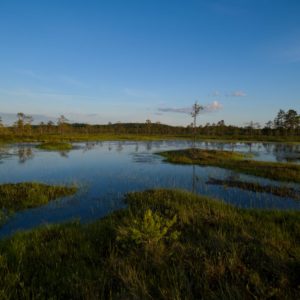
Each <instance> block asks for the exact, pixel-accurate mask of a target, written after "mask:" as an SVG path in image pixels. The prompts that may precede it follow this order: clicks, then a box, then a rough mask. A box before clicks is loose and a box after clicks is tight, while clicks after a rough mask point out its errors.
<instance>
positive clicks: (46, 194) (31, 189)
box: [0, 182, 77, 211]
mask: <svg viewBox="0 0 300 300" xmlns="http://www.w3.org/2000/svg"><path fill="white" fill-rule="evenodd" d="M76 191H77V188H76V187H65V186H55V185H47V184H42V183H36V182H22V183H8V184H1V185H0V208H2V210H3V209H6V210H9V211H19V210H23V209H27V208H33V207H37V206H40V205H43V204H46V203H48V202H49V201H50V200H54V199H56V198H59V197H63V196H68V195H72V194H74V193H76Z"/></svg>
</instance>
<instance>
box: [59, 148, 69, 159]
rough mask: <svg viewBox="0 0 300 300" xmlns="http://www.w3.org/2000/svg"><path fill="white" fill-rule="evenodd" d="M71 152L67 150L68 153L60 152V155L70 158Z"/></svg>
mask: <svg viewBox="0 0 300 300" xmlns="http://www.w3.org/2000/svg"><path fill="white" fill-rule="evenodd" d="M69 152H70V151H68V150H67V151H59V152H58V153H59V154H60V156H61V157H64V158H68V157H69Z"/></svg>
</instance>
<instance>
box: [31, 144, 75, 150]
mask: <svg viewBox="0 0 300 300" xmlns="http://www.w3.org/2000/svg"><path fill="white" fill-rule="evenodd" d="M36 147H37V148H39V149H42V150H48V151H68V150H72V148H73V146H72V144H70V143H64V142H45V143H42V144H40V145H37V146H36Z"/></svg>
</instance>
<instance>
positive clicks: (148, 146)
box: [146, 142, 152, 151]
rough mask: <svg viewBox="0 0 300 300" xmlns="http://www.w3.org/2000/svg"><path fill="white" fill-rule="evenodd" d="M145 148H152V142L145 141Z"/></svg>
mask: <svg viewBox="0 0 300 300" xmlns="http://www.w3.org/2000/svg"><path fill="white" fill-rule="evenodd" d="M146 149H147V151H150V150H151V149H152V142H147V143H146Z"/></svg>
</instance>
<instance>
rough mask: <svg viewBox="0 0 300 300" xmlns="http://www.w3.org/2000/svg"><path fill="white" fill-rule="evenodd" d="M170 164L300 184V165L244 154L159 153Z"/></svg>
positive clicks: (176, 151)
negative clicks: (201, 167) (198, 166)
mask: <svg viewBox="0 0 300 300" xmlns="http://www.w3.org/2000/svg"><path fill="white" fill-rule="evenodd" d="M157 154H159V155H161V156H163V157H165V160H166V161H167V162H170V163H176V164H196V165H201V166H214V167H220V168H225V169H230V170H234V171H238V172H241V173H245V174H250V175H255V176H260V177H264V178H269V179H274V180H281V181H290V182H297V183H300V165H297V164H292V163H278V162H264V161H255V160H250V159H248V158H247V157H246V156H245V155H244V154H241V153H236V152H229V151H217V150H201V149H185V150H175V151H165V152H159V153H157Z"/></svg>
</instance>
